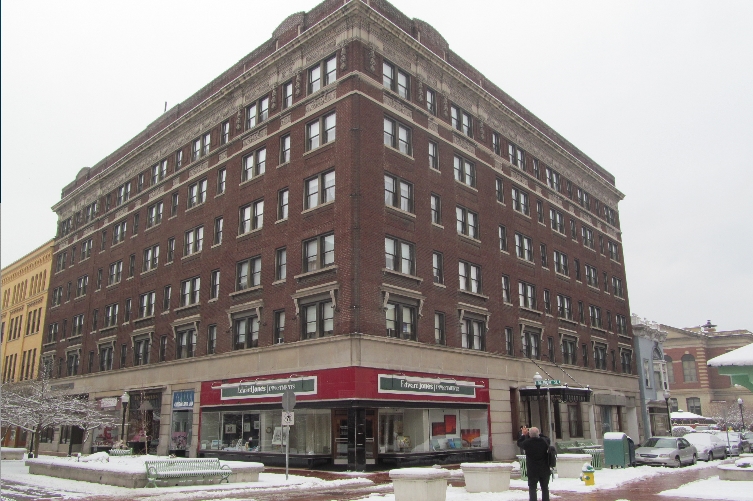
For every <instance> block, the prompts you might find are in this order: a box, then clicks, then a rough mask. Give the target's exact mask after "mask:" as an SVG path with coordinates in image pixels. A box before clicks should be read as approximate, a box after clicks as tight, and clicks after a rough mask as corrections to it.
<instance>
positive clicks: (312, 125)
mask: <svg viewBox="0 0 753 501" xmlns="http://www.w3.org/2000/svg"><path fill="white" fill-rule="evenodd" d="M336 125H337V115H336V113H335V112H332V113H329V114H327V115H324V116H322V117H320V118H318V119H317V120H314V121H313V122H309V123H308V124H306V150H313V149H315V148H318V147H319V146H321V145H323V144H327V143H329V142H330V141H334V140H335V127H336Z"/></svg>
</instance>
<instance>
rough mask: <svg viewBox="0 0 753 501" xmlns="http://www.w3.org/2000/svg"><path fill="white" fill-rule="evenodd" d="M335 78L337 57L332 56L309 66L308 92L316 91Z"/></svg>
mask: <svg viewBox="0 0 753 501" xmlns="http://www.w3.org/2000/svg"><path fill="white" fill-rule="evenodd" d="M336 79H337V57H336V56H332V57H330V58H329V59H325V60H324V61H321V62H319V63H317V65H316V66H314V67H313V68H309V81H308V87H309V94H311V93H313V92H316V91H318V90H319V89H321V88H322V87H325V86H327V85H329V84H331V83H332V82H334V81H335V80H336Z"/></svg>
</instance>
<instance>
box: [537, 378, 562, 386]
mask: <svg viewBox="0 0 753 501" xmlns="http://www.w3.org/2000/svg"><path fill="white" fill-rule="evenodd" d="M560 385H562V382H561V381H560V380H559V379H542V380H541V381H536V386H560Z"/></svg>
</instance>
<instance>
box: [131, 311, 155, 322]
mask: <svg viewBox="0 0 753 501" xmlns="http://www.w3.org/2000/svg"><path fill="white" fill-rule="evenodd" d="M147 320H154V313H152V314H151V315H147V316H145V317H140V318H136V319H134V323H138V322H145V321H147Z"/></svg>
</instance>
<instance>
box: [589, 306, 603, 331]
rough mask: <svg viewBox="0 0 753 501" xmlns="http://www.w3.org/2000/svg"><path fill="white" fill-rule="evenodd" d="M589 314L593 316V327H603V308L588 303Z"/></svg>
mask: <svg viewBox="0 0 753 501" xmlns="http://www.w3.org/2000/svg"><path fill="white" fill-rule="evenodd" d="M588 315H589V316H590V317H591V327H596V328H599V329H601V327H602V324H601V308H599V307H598V306H594V305H592V304H590V305H588Z"/></svg>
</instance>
